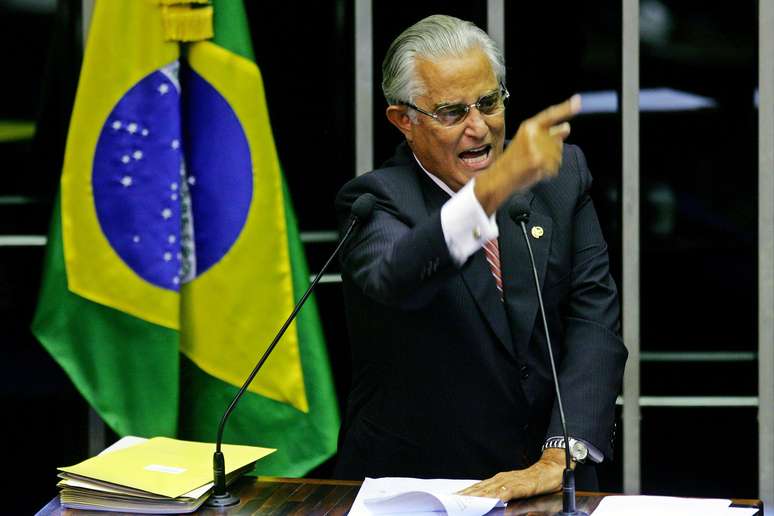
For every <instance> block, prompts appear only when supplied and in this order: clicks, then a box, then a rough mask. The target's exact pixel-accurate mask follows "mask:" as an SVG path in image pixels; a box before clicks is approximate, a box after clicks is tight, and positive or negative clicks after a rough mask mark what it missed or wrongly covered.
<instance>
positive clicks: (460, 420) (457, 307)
mask: <svg viewBox="0 0 774 516" xmlns="http://www.w3.org/2000/svg"><path fill="white" fill-rule="evenodd" d="M590 185H591V176H590V174H589V171H588V169H587V167H586V162H585V159H584V157H583V154H582V153H581V151H580V150H579V149H578V148H577V147H574V146H571V145H566V146H565V150H564V158H563V165H562V167H561V169H560V171H559V174H558V176H557V177H556V178H554V179H552V180H550V181H547V182H543V183H540V184H538V185H536V186H534V187H533V188H532V190H531V191H530V192H527V193H525V194H519V195H523V196H525V197H526V200H527V201H528V202H529V204H530V206H531V217H530V221H529V223H528V226H527V228H528V231H529V229H530V228H531V227H532V226H540V227H542V228H543V231H544V233H543V236H542V237H541V238H533V237H530V238H531V243H532V248H533V252H534V255H535V260H536V263H537V268H538V274H539V277H540V282H541V285H542V294H543V301H544V303H545V308H546V317H547V319H548V324H549V328H550V332H551V335H550V336H551V342H552V346H553V351H554V354H555V357H557V362H558V363H557V367H558V369H559V375H560V384H561V388H562V398H563V401H564V407H565V415H566V419H567V425H568V428H569V434H570V435H571V436H574V437H579V438H582V439H585V440H587V441H588V442H590V443H592V444H593V445H594V446H596V447H597V448H598V449H599V450H601V451H602V452H603V453H605V455H606V456H607V457H610V456H611V455H612V444H611V439H612V432H613V426H614V425H613V422H614V408H615V398H616V395H617V394H618V391H619V388H620V384H621V378H622V375H623V367H624V363H625V361H626V356H627V352H626V349H625V348H624V346H623V343H622V342H621V339H620V337H619V335H618V332H619V306H618V296H617V292H616V286H615V283H614V282H613V279H612V278H611V276H610V274H609V268H608V256H607V246H606V244H605V241H604V239H603V237H602V233H601V230H600V227H599V223H598V221H597V216H596V213H595V211H594V207H593V205H592V202H591V199H590V197H589V194H588V190H589V187H590ZM366 192H370V193H371V194H373V195H375V196H376V199H377V203H376V207H375V210H374V213H373V215H372V217H371V218H370V220H368V221H367V222H366V223H364V225H363V226H362V227H360V228H359V229H358V230H357V232H356V234H355V235H354V237H353V238H352V239H351V240H350V241H349V242H348V243H347V244H346V245H345V247H344V249H343V250H342V255H341V257H342V270H343V274H342V276H343V281H344V295H345V302H346V313H347V321H348V326H349V334H350V341H351V346H352V366H353V384H352V390H351V393H350V397H349V400H348V407H347V413H346V417H345V421H344V425H343V427H342V433H341V437H340V447H339V463H338V465H337V476H339V477H340V478H363V477H364V476H416V477H443V478H486V477H489V476H491V475H493V474H495V473H497V472H499V471H507V470H512V469H521V468H524V467H527V466H529V465H531V464H532V463H534V462H535V461H536V460H537V459H538V458H539V456H540V446H541V445H542V443H543V442H544V439H545V438H546V437H547V436H553V435H561V434H562V432H561V426H560V422H559V415H558V410H557V408H556V406H555V395H554V387H553V381H552V379H551V370H550V363H549V359H548V352H547V348H546V337H545V332H544V331H543V327H542V322H541V319H540V315H539V312H538V303H537V297H536V293H535V290H534V283H533V277H532V271H531V268H530V264H529V257H528V254H527V253H528V252H527V248H526V244H525V243H524V239H523V238H524V237H523V234H522V233H521V228H520V226H517V225H516V224H515V223H514V222H513V221H512V220H511V219H510V218H509V217H508V211H507V210H508V205H509V203H510V201H509V202H506V203H505V204H504V205H503V206H502V207H501V209H500V210H499V211H498V213H497V223H498V226H499V229H500V237H499V247H500V259H501V264H502V274H503V283H504V295H505V302H504V303H503V302H501V301H500V299H499V295H498V293H497V290H496V286H495V282H494V279H493V277H492V274H491V272H490V270H489V267H488V264H487V262H486V259H485V257H484V254H483V251H482V250H480V251H478V252H477V253H475V254H474V255H473V256H471V257H470V258H469V259H468V260H467V261H466V263H465V264H464V265H463V266H462V267H457V266H456V265H455V264H454V263H453V261H452V258H451V257H450V255H449V250H448V248H447V246H446V243H445V240H444V236H443V231H442V229H441V220H440V208H441V206H442V205H443V204H444V202H446V201H447V200H448V198H449V197H448V195H447V194H446V193H444V192H443V191H442V190H441V189H440V188H438V186H437V185H435V184H434V183H433V182H432V181H431V180H430V179H429V178H428V177H427V176H426V174H425V173H424V172H423V171H422V170H421V169H420V168H419V167H418V165H417V163H416V161H415V160H414V158H413V156H412V155H411V153H410V151H409V150H408V148H407V146H406V145H405V144H403V145H401V146H400V147H399V148H398V151H397V152H396V155H395V156H394V157H393V158H392V159H391V160H390V161H388V162H387V163H386V164H385V166H384V167H383V168H381V169H379V170H375V171H373V172H370V173H368V174H365V175H363V176H361V177H358V178H356V179H354V180H352V181H350V182H349V183H347V184H346V185H345V186H344V187H343V188H342V189H341V191H340V192H339V195H338V196H337V200H336V208H337V212H338V215H339V220H340V222H341V224H342V225H343V224H344V223H345V222H346V220H347V218H348V216H349V213H350V207H351V204H352V203H353V202H354V200H355V199H357V197H358V196H359V195H361V194H363V193H366Z"/></svg>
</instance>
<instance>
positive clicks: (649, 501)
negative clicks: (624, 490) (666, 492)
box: [593, 496, 757, 516]
mask: <svg viewBox="0 0 774 516" xmlns="http://www.w3.org/2000/svg"><path fill="white" fill-rule="evenodd" d="M730 504H731V500H721V499H716V498H676V497H671V496H606V497H605V498H604V499H603V500H602V501H601V502H600V503H599V506H598V507H597V508H596V510H595V511H594V512H593V516H651V515H653V514H658V515H659V516H673V515H674V516H724V515H727V516H751V515H753V514H755V513H756V512H757V509H755V508H748V507H729V505H730Z"/></svg>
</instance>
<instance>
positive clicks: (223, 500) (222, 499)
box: [207, 193, 376, 507]
mask: <svg viewBox="0 0 774 516" xmlns="http://www.w3.org/2000/svg"><path fill="white" fill-rule="evenodd" d="M375 204H376V197H374V196H373V195H372V194H370V193H364V194H362V195H361V196H360V197H358V198H357V199H356V200H355V202H354V203H352V215H351V216H350V222H349V225H348V226H347V229H346V231H345V232H344V235H343V236H342V237H341V240H339V244H338V245H337V246H336V249H334V251H333V253H332V254H331V256H330V258H328V261H326V262H325V265H323V266H322V269H320V272H318V273H317V276H315V278H314V280H312V283H311V284H310V285H309V288H307V289H306V292H304V295H303V296H301V299H300V300H299V301H298V303H296V306H295V308H293V311H292V312H291V313H290V316H289V317H288V319H287V320H286V321H285V324H283V325H282V328H280V330H279V331H278V332H277V335H276V336H275V337H274V340H273V341H271V344H269V347H268V348H266V351H265V352H264V353H263V356H261V359H260V360H258V363H257V364H255V367H254V368H253V371H252V372H251V373H250V375H249V376H248V377H247V380H245V383H244V384H242V387H241V388H240V389H239V392H237V393H236V396H234V399H233V400H231V403H230V404H229V406H228V408H227V409H226V412H224V413H223V417H222V418H221V419H220V424H219V425H218V436H217V440H216V441H215V454H214V455H213V457H212V468H213V477H214V488H213V492H212V496H210V498H209V500H207V506H208V507H230V506H232V505H236V504H238V503H239V497H238V496H234V495H232V494H230V493H229V492H228V490H227V489H226V465H225V460H224V457H223V452H221V450H220V448H221V444H222V443H223V429H224V428H225V426H226V421H227V420H228V417H229V416H230V415H231V412H233V410H234V408H235V407H236V405H237V403H239V400H240V399H242V395H243V394H244V393H245V391H246V390H247V387H248V386H249V385H250V383H251V382H252V381H253V379H254V378H255V375H256V374H258V371H260V369H261V367H263V364H264V363H265V362H266V359H268V358H269V355H271V352H272V351H274V348H275V347H276V345H277V342H279V340H280V339H281V338H282V336H283V335H284V334H285V331H286V330H287V329H288V326H290V323H292V322H293V319H295V318H296V315H297V314H298V311H299V310H301V307H302V306H304V303H306V300H307V298H308V297H309V295H310V294H311V293H312V290H314V287H315V286H316V285H317V283H318V282H319V281H320V278H321V277H322V275H323V273H324V272H325V271H326V270H327V269H328V266H329V265H330V264H331V262H332V261H333V258H334V257H335V256H336V255H337V254H338V253H339V250H341V247H342V246H343V245H344V242H346V241H347V240H348V239H349V237H350V235H351V234H352V230H353V229H354V228H355V226H356V225H357V224H358V223H360V222H364V221H366V220H368V218H369V217H370V216H371V213H372V212H373V210H374V205H375Z"/></svg>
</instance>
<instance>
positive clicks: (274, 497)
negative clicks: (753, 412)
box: [37, 477, 763, 516]
mask: <svg viewBox="0 0 774 516" xmlns="http://www.w3.org/2000/svg"><path fill="white" fill-rule="evenodd" d="M360 484H361V482H357V481H347V480H315V479H309V478H273V477H258V478H254V477H244V478H241V479H239V480H238V481H237V482H235V483H234V485H233V486H232V487H231V491H232V492H234V493H236V494H237V495H238V496H239V498H240V501H239V504H238V505H235V506H234V507H230V508H228V509H225V510H223V509H208V508H206V507H202V508H200V509H199V510H198V511H196V512H194V513H192V514H196V515H206V516H216V515H217V516H222V515H224V514H251V515H263V514H267V515H268V514H283V515H326V516H328V515H329V516H338V515H342V516H343V515H345V514H347V512H348V511H349V508H350V507H351V506H352V502H354V500H355V496H356V495H357V492H358V490H359V489H360ZM605 496H606V495H605V494H603V493H589V492H583V491H579V492H578V496H577V506H578V509H579V510H582V511H585V512H587V513H589V514H591V513H592V511H593V510H594V509H596V507H597V505H599V502H601V501H602V499H603V498H604V497H605ZM734 503H735V504H737V505H741V506H748V507H757V508H758V513H757V514H758V515H759V516H762V515H763V504H762V503H761V501H760V500H743V499H735V500H734ZM561 510H562V495H561V493H556V494H551V495H544V496H538V497H535V498H530V499H528V500H517V501H514V502H509V503H508V507H506V508H504V509H495V510H494V511H493V512H492V514H497V515H503V516H516V515H527V514H529V515H530V516H540V515H553V514H554V513H556V512H557V511H561ZM118 514H122V513H117V512H105V511H82V510H76V509H65V508H63V507H61V506H60V505H59V497H56V498H54V499H53V500H51V502H49V503H48V505H46V506H45V507H44V508H43V509H41V510H40V511H39V512H38V513H37V515H38V516H87V515H88V516H111V515H118Z"/></svg>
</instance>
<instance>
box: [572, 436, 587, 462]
mask: <svg viewBox="0 0 774 516" xmlns="http://www.w3.org/2000/svg"><path fill="white" fill-rule="evenodd" d="M570 455H572V458H573V459H575V460H576V461H582V460H586V457H588V455H589V449H588V447H587V446H586V445H585V444H583V443H582V442H580V441H575V442H574V443H573V444H572V448H571V449H570Z"/></svg>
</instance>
